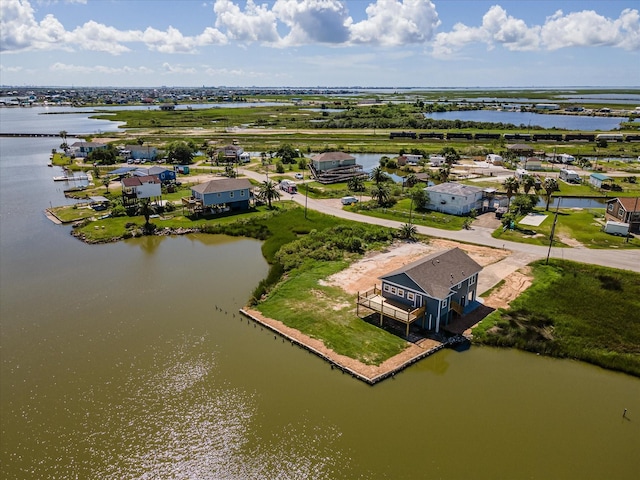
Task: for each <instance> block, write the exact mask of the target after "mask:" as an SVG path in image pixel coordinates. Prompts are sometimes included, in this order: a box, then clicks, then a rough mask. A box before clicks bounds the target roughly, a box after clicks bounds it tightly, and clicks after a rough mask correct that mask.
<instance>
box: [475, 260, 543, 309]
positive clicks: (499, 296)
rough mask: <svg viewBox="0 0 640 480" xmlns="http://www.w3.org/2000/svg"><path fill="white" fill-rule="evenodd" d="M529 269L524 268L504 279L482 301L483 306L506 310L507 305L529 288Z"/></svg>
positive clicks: (531, 279)
mask: <svg viewBox="0 0 640 480" xmlns="http://www.w3.org/2000/svg"><path fill="white" fill-rule="evenodd" d="M532 281H533V277H532V276H531V268H530V267H524V268H522V269H520V270H518V271H517V272H513V273H512V274H511V275H509V276H508V277H506V278H505V279H504V283H503V284H502V285H500V287H499V288H496V289H495V290H494V291H492V292H491V293H490V294H489V296H488V297H486V298H485V299H484V304H485V305H486V306H488V307H492V308H495V309H498V308H508V307H509V304H510V303H511V302H512V301H513V300H514V299H515V298H516V297H517V296H518V295H520V294H521V293H522V292H524V291H525V290H526V289H527V288H529V287H530V286H531V282H532Z"/></svg>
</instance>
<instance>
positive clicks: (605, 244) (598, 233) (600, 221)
mask: <svg viewBox="0 0 640 480" xmlns="http://www.w3.org/2000/svg"><path fill="white" fill-rule="evenodd" d="M536 213H539V214H544V215H547V218H546V219H545V220H544V221H543V222H542V223H541V224H540V226H539V227H534V226H530V225H521V224H517V225H516V226H517V227H518V228H516V229H514V230H506V231H503V230H502V228H499V229H497V230H495V231H494V232H493V234H492V236H493V237H494V238H500V239H503V240H509V241H512V242H521V243H530V244H533V245H543V246H548V245H549V237H550V235H551V228H552V226H553V219H554V214H555V211H552V210H550V211H545V210H544V209H538V210H536ZM603 217H604V209H601V208H593V209H562V208H561V209H560V211H559V213H558V222H557V224H556V230H555V234H554V241H553V246H554V247H568V246H572V245H573V242H572V239H573V240H576V241H578V242H580V243H581V244H582V245H583V246H585V247H587V248H621V249H622V248H640V238H638V237H637V236H636V237H634V238H630V239H629V241H628V242H627V241H626V240H625V239H624V238H622V237H617V236H615V235H610V234H608V233H604V232H603V231H602V227H603V225H604V218H603ZM518 220H520V219H518Z"/></svg>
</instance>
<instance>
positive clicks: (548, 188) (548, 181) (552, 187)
mask: <svg viewBox="0 0 640 480" xmlns="http://www.w3.org/2000/svg"><path fill="white" fill-rule="evenodd" d="M542 188H544V191H545V197H546V199H547V208H546V209H545V210H546V211H549V203H550V202H551V195H553V192H557V191H559V190H560V188H559V187H558V182H557V181H556V179H555V178H551V177H547V178H545V179H544V182H542Z"/></svg>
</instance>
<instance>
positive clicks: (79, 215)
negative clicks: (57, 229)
mask: <svg viewBox="0 0 640 480" xmlns="http://www.w3.org/2000/svg"><path fill="white" fill-rule="evenodd" d="M49 211H51V213H53V214H54V215H55V216H56V218H57V219H58V220H60V221H61V222H63V223H70V222H77V221H78V220H84V219H85V218H91V217H98V216H100V215H103V214H104V213H107V212H96V211H95V210H93V209H92V208H89V207H81V208H78V207H76V206H75V205H69V206H63V207H53V208H50V209H49Z"/></svg>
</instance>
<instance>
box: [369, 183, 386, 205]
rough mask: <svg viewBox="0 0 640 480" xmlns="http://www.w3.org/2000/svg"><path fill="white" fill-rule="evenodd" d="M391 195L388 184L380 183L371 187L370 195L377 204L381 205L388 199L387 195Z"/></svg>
mask: <svg viewBox="0 0 640 480" xmlns="http://www.w3.org/2000/svg"><path fill="white" fill-rule="evenodd" d="M390 196H391V190H390V189H389V186H388V185H386V184H384V183H381V184H379V185H376V186H374V187H373V189H371V197H372V198H373V199H375V200H377V201H378V205H379V206H381V207H382V206H383V205H384V204H386V203H387V202H388V201H389V197H390Z"/></svg>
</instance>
